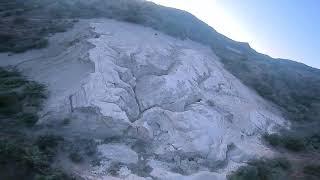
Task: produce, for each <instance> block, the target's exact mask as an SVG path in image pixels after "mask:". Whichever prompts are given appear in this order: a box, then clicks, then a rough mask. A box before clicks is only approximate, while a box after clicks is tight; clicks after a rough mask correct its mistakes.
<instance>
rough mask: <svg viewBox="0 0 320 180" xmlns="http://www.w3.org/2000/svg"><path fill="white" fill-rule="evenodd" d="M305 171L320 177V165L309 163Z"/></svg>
mask: <svg viewBox="0 0 320 180" xmlns="http://www.w3.org/2000/svg"><path fill="white" fill-rule="evenodd" d="M303 172H304V173H305V174H307V175H311V176H315V177H318V178H320V165H308V166H305V167H304V168H303Z"/></svg>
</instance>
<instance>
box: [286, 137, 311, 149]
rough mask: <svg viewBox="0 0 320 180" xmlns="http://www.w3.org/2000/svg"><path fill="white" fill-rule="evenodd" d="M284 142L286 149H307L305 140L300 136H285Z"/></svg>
mask: <svg viewBox="0 0 320 180" xmlns="http://www.w3.org/2000/svg"><path fill="white" fill-rule="evenodd" d="M282 141H283V144H284V147H285V148H286V149H289V150H291V151H296V152H298V151H302V150H305V148H306V147H305V143H304V140H303V139H301V138H298V137H285V138H283V140H282Z"/></svg>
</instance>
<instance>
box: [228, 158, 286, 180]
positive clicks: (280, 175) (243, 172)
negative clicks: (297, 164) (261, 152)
mask: <svg viewBox="0 0 320 180" xmlns="http://www.w3.org/2000/svg"><path fill="white" fill-rule="evenodd" d="M290 169H291V165H290V163H289V161H288V160H286V159H283V158H276V159H269V160H255V161H251V162H249V163H248V166H243V167H241V168H239V169H238V170H237V171H236V172H233V173H232V174H231V175H229V176H228V180H280V179H283V180H285V179H287V178H288V177H287V175H288V173H289V172H290Z"/></svg>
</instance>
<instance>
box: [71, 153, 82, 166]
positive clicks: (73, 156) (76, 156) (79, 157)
mask: <svg viewBox="0 0 320 180" xmlns="http://www.w3.org/2000/svg"><path fill="white" fill-rule="evenodd" d="M69 158H70V160H71V161H72V162H74V163H80V162H82V161H83V157H82V155H81V154H80V153H79V152H72V153H70V154H69Z"/></svg>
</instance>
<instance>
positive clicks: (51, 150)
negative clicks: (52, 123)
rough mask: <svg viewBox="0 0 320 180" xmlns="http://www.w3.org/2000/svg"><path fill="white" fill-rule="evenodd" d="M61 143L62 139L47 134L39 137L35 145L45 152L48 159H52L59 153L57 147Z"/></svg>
mask: <svg viewBox="0 0 320 180" xmlns="http://www.w3.org/2000/svg"><path fill="white" fill-rule="evenodd" d="M60 142H63V138H62V137H60V136H55V135H52V134H46V135H41V136H39V137H38V138H37V140H36V142H35V144H36V145H37V146H38V148H39V149H40V150H41V151H42V152H45V154H46V155H47V156H48V158H50V159H52V158H53V156H55V155H56V153H57V147H58V145H59V143H60Z"/></svg>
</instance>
